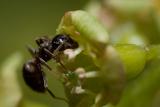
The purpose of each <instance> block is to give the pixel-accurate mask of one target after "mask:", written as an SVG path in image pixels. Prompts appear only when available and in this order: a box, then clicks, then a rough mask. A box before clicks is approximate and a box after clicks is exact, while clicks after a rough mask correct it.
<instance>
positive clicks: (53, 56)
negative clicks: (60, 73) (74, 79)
mask: <svg viewBox="0 0 160 107" xmlns="http://www.w3.org/2000/svg"><path fill="white" fill-rule="evenodd" d="M44 51H45V52H47V54H49V55H51V56H52V58H53V59H55V60H56V61H57V62H58V63H59V64H60V65H61V66H62V67H63V68H64V69H65V70H67V71H68V69H67V68H66V67H65V66H64V64H63V63H62V62H61V61H60V60H57V59H56V58H55V55H54V54H52V53H51V52H50V51H49V50H47V49H46V48H45V49H44Z"/></svg>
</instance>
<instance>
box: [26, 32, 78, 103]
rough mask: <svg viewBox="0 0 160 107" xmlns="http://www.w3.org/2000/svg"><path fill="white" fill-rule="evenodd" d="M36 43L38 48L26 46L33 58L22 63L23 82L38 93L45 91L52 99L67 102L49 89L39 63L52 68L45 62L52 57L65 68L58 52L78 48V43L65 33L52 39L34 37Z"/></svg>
mask: <svg viewBox="0 0 160 107" xmlns="http://www.w3.org/2000/svg"><path fill="white" fill-rule="evenodd" d="M36 43H37V45H38V49H33V48H32V47H28V51H29V52H30V53H31V55H32V56H33V58H32V59H30V60H28V61H27V62H26V63H25V64H24V65H23V78H24V81H25V83H26V84H27V85H28V86H29V87H30V88H31V89H32V90H34V91H37V92H40V93H45V92H46V91H47V92H48V93H49V94H50V95H51V96H52V97H53V98H54V99H59V100H64V101H66V102H67V100H66V99H64V98H61V97H57V96H55V95H54V94H53V93H52V92H51V91H50V90H49V88H48V85H47V80H46V78H45V73H44V71H43V70H42V66H41V65H44V66H45V67H47V68H48V69H49V70H52V69H51V67H49V65H48V64H47V63H46V62H47V61H49V60H51V59H54V60H56V61H57V62H58V63H59V64H60V65H61V66H62V67H64V68H65V66H64V65H63V64H62V63H61V61H60V59H59V58H58V54H59V52H62V51H64V50H65V49H75V48H78V43H77V42H76V41H74V40H73V39H71V38H70V37H69V35H66V34H59V35H56V36H55V37H54V38H53V39H50V38H48V37H45V36H44V37H40V38H38V39H36Z"/></svg>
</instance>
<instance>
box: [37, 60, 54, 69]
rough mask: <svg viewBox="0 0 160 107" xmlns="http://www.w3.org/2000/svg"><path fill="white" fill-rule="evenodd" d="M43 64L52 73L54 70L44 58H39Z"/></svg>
mask: <svg viewBox="0 0 160 107" xmlns="http://www.w3.org/2000/svg"><path fill="white" fill-rule="evenodd" d="M38 59H39V61H40V62H41V64H43V65H44V66H45V67H47V68H48V69H49V70H50V71H52V68H51V67H50V66H49V65H48V64H47V63H46V61H44V60H43V59H42V58H38Z"/></svg>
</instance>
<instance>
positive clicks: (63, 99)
mask: <svg viewBox="0 0 160 107" xmlns="http://www.w3.org/2000/svg"><path fill="white" fill-rule="evenodd" d="M46 90H47V92H48V93H49V94H50V95H51V96H52V98H54V99H57V100H62V101H65V102H66V103H68V100H67V99H65V98H61V97H57V96H55V95H54V94H53V93H52V92H51V91H50V90H49V89H48V88H46Z"/></svg>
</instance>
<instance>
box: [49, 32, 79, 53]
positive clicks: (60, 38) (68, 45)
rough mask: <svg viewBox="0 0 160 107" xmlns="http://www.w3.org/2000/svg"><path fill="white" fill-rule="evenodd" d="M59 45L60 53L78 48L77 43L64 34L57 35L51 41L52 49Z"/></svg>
mask: <svg viewBox="0 0 160 107" xmlns="http://www.w3.org/2000/svg"><path fill="white" fill-rule="evenodd" d="M61 44H63V45H62V47H61V48H60V51H63V50H65V49H75V48H78V43H77V42H76V41H74V40H73V39H72V38H70V37H69V35H65V34H59V35H57V36H56V37H54V38H53V40H52V45H53V48H54V49H56V48H57V47H58V46H60V45H61Z"/></svg>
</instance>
